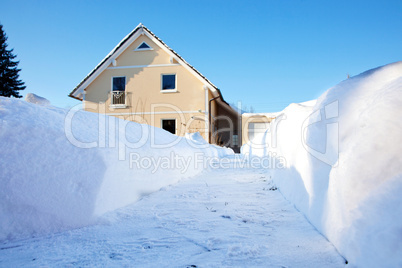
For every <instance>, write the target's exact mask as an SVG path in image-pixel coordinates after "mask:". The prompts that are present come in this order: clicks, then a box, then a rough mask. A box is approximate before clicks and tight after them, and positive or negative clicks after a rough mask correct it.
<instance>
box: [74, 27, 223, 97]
mask: <svg viewBox="0 0 402 268" xmlns="http://www.w3.org/2000/svg"><path fill="white" fill-rule="evenodd" d="M141 35H146V36H147V37H148V38H149V39H151V40H152V41H153V42H154V43H155V44H157V45H158V46H159V47H160V48H161V49H163V50H164V51H165V52H166V53H168V55H169V56H170V57H171V58H172V59H174V60H176V61H177V63H179V64H180V65H181V66H183V67H184V68H185V69H186V70H188V71H189V72H190V73H191V74H193V75H194V76H195V77H196V78H197V79H198V80H200V81H201V82H202V83H203V84H204V88H205V87H206V88H208V89H209V90H210V91H211V92H212V94H213V95H214V96H221V98H222V94H221V93H220V91H219V89H218V88H217V87H216V86H215V85H214V84H212V83H211V82H210V81H209V80H208V79H207V78H206V77H205V76H203V75H202V74H201V73H200V72H199V71H197V70H196V69H195V68H194V67H193V66H191V65H190V64H188V63H187V62H186V61H185V60H184V59H183V58H182V57H181V56H180V55H179V54H177V53H176V52H175V51H174V50H173V49H171V48H170V47H168V46H167V45H166V44H165V43H164V42H163V41H162V40H161V39H159V38H158V37H157V36H156V35H155V34H154V33H152V32H151V31H150V30H149V29H148V28H146V27H145V26H144V25H142V24H141V23H140V24H139V25H138V26H137V27H136V28H135V29H134V30H133V31H132V32H131V33H129V34H128V35H127V36H126V37H124V38H123V40H122V41H120V43H119V44H118V45H117V46H116V47H115V48H113V49H112V51H111V52H110V53H109V54H108V55H107V56H106V57H105V58H104V59H103V60H102V61H101V62H100V63H99V64H98V65H97V66H96V67H95V68H94V69H93V70H92V71H91V72H90V73H89V74H88V75H87V76H86V77H85V78H84V79H83V80H82V81H81V82H80V83H79V84H78V85H77V86H76V87H75V88H74V90H73V91H72V92H71V93H70V94H69V96H70V97H72V98H74V99H78V100H83V94H84V91H85V89H86V88H87V87H88V86H89V85H90V84H91V83H92V82H93V81H94V80H95V79H96V78H97V77H98V76H99V75H100V74H101V73H102V72H103V71H104V70H106V68H108V66H110V64H112V63H113V61H114V60H116V59H117V58H118V57H119V56H120V55H121V54H122V53H123V52H124V51H125V50H126V49H127V48H128V47H129V46H130V45H131V44H132V43H133V42H134V41H135V40H136V39H137V38H138V37H140V36H141ZM222 100H223V98H222ZM225 103H226V102H225Z"/></svg>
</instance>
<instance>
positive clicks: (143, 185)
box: [0, 97, 233, 240]
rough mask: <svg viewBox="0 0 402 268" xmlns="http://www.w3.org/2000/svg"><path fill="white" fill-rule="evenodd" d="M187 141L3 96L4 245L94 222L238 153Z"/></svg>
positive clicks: (0, 225) (0, 227) (0, 236)
mask: <svg viewBox="0 0 402 268" xmlns="http://www.w3.org/2000/svg"><path fill="white" fill-rule="evenodd" d="M188 137H189V138H188V139H187V138H183V137H178V136H175V135H172V134H170V133H168V132H166V131H164V130H162V129H159V128H153V127H150V126H148V125H141V124H137V123H134V122H129V121H124V120H120V119H118V118H115V117H109V116H104V115H99V114H95V113H90V112H84V111H77V110H70V111H68V110H65V109H60V108H56V107H53V106H40V105H36V104H33V103H28V102H25V101H22V100H18V99H9V98H4V97H0V153H1V158H0V200H1V202H0V240H11V239H16V238H22V237H28V236H32V235H35V234H44V233H51V232H57V231H62V230H66V229H70V228H76V227H80V226H85V225H88V224H92V223H94V222H95V221H96V219H97V217H98V216H100V215H102V214H104V213H106V212H108V211H112V210H115V209H117V208H120V207H123V206H126V205H128V204H131V203H133V202H135V201H137V200H138V199H139V198H141V197H142V196H143V195H147V194H149V193H152V192H154V191H157V190H159V189H161V188H162V187H165V186H168V185H170V184H173V183H176V182H178V181H179V180H181V179H183V178H187V177H192V176H194V175H197V174H199V173H200V172H201V171H202V170H203V168H204V167H203V159H204V158H208V157H211V158H214V157H220V156H223V155H227V154H233V151H232V150H231V149H227V148H221V147H215V146H210V145H209V144H207V143H206V142H205V141H204V142H203V141H202V137H201V136H200V135H196V134H192V135H189V136H188Z"/></svg>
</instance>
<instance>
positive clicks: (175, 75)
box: [160, 73, 177, 93]
mask: <svg viewBox="0 0 402 268" xmlns="http://www.w3.org/2000/svg"><path fill="white" fill-rule="evenodd" d="M164 75H174V77H175V78H174V89H163V76H164ZM160 90H161V92H162V93H172V92H177V74H176V73H166V74H161V85H160Z"/></svg>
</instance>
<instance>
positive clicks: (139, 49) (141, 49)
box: [134, 41, 154, 51]
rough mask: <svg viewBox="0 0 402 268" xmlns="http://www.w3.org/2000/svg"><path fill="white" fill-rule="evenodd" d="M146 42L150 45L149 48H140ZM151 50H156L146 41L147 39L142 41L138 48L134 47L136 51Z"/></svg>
mask: <svg viewBox="0 0 402 268" xmlns="http://www.w3.org/2000/svg"><path fill="white" fill-rule="evenodd" d="M144 43H145V44H146V45H147V46H149V48H139V47H140V46H141V45H142V44H144ZM149 50H154V49H153V48H152V47H151V46H150V45H149V44H148V43H147V42H145V41H143V42H141V44H139V45H138V46H137V48H136V49H134V51H149Z"/></svg>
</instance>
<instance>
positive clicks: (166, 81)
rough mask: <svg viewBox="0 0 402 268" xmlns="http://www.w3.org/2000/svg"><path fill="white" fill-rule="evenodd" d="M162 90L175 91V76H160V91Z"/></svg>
mask: <svg viewBox="0 0 402 268" xmlns="http://www.w3.org/2000/svg"><path fill="white" fill-rule="evenodd" d="M163 90H169V91H175V90H176V75H175V74H162V91H163Z"/></svg>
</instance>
